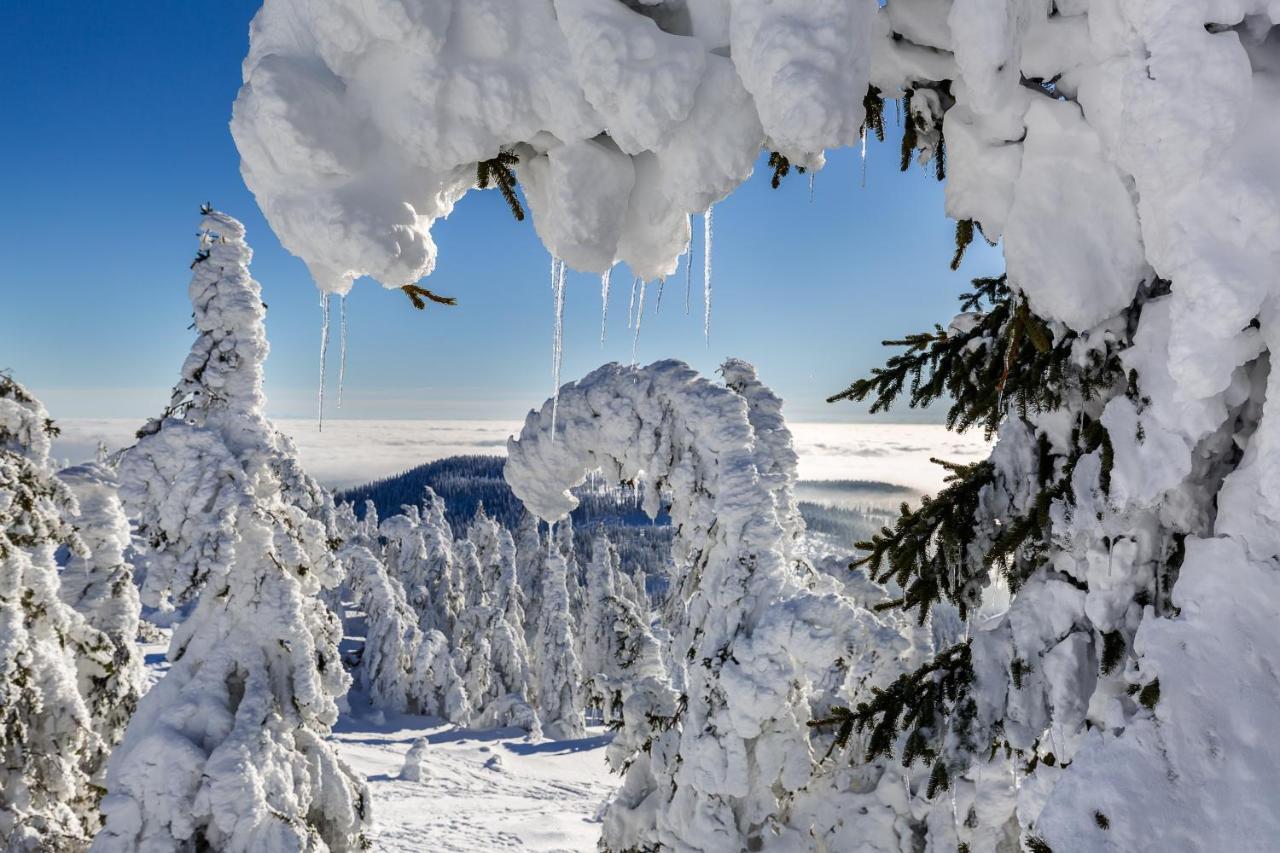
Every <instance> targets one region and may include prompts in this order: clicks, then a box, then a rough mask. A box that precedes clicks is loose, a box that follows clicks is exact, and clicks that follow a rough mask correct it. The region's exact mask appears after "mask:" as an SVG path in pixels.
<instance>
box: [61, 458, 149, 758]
mask: <svg viewBox="0 0 1280 853" xmlns="http://www.w3.org/2000/svg"><path fill="white" fill-rule="evenodd" d="M58 478H59V479H60V480H62V482H64V483H66V484H67V486H69V487H70V489H71V491H72V493H73V494H74V495H75V496H76V503H77V505H78V507H79V512H78V513H77V515H76V516H75V519H74V524H75V528H76V532H77V533H78V534H79V535H80V539H81V541H82V542H83V543H84V545H85V549H86V551H87V553H74V552H73V553H71V555H70V557H69V559H68V560H67V563H66V565H65V566H63V568H62V572H61V578H60V582H61V595H62V600H63V601H65V602H66V603H67V604H69V605H70V606H71V607H73V608H75V610H76V611H77V612H78V613H80V615H81V616H83V617H84V618H85V621H87V622H88V623H89V625H90V626H92V627H93V628H95V629H97V630H99V631H101V632H102V633H103V634H105V635H106V636H107V638H108V639H109V640H110V641H111V647H112V653H111V664H110V666H109V667H108V668H107V671H106V672H105V673H100V672H99V671H98V665H97V664H96V663H91V664H90V667H89V668H88V671H85V670H84V666H83V664H84V663H85V662H86V661H88V660H89V659H87V658H86V659H82V660H81V661H79V662H78V663H79V664H80V665H81V669H82V671H81V674H80V680H81V692H82V693H84V694H85V696H86V698H87V699H89V700H90V702H91V704H90V712H91V713H92V714H93V718H94V724H95V728H96V730H97V732H98V734H99V736H101V737H102V739H103V741H105V742H106V743H107V744H109V745H115V744H116V743H118V742H119V741H120V739H121V738H122V737H123V736H124V728H125V725H126V724H127V723H128V722H129V717H130V716H132V715H133V711H134V709H135V708H136V707H137V705H138V697H139V696H140V695H141V693H142V682H143V671H142V652H141V651H140V649H139V648H138V627H139V622H140V613H141V603H140V601H139V599H138V589H137V587H136V586H134V583H133V567H132V566H131V565H130V564H129V563H128V562H127V561H126V560H125V552H126V551H127V550H128V548H129V546H130V532H129V520H128V519H127V518H125V514H124V508H123V507H122V506H121V504H120V497H119V494H118V492H117V489H118V483H117V481H116V475H115V472H114V471H112V470H111V469H109V468H107V467H106V466H105V465H103V464H101V463H96V462H91V463H88V464H85V465H79V466H77V467H75V468H68V469H66V470H63V471H60V472H58Z"/></svg>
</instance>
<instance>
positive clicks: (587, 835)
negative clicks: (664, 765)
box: [333, 714, 617, 853]
mask: <svg viewBox="0 0 1280 853" xmlns="http://www.w3.org/2000/svg"><path fill="white" fill-rule="evenodd" d="M384 719H385V722H381V723H373V722H372V721H370V720H369V719H368V718H361V717H356V718H353V719H349V720H344V721H343V722H341V723H339V725H338V728H337V730H336V732H335V733H334V736H333V739H334V743H335V744H336V746H337V748H338V754H339V755H340V756H341V757H342V758H343V760H344V761H346V762H347V763H349V764H350V765H351V766H352V767H353V768H354V769H355V770H356V771H357V772H359V773H362V774H363V775H364V776H365V778H367V779H369V789H370V792H371V794H372V798H373V808H372V811H373V815H374V823H373V827H372V830H371V832H370V840H371V841H372V842H373V845H374V849H375V850H384V851H387V853H420V851H422V850H433V851H434V850H438V851H442V853H443V851H459V853H476V851H482V850H483V851H489V850H529V851H546V853H553V851H554V853H569V851H572V853H589V851H594V850H595V849H596V840H597V839H598V838H599V835H600V822H599V817H598V815H599V812H600V810H601V808H602V807H603V805H604V801H605V799H606V798H607V797H608V795H609V792H610V791H611V790H612V789H613V787H614V786H615V785H616V784H617V777H616V776H612V775H611V774H610V773H609V770H608V765H606V764H605V761H604V750H605V746H606V744H607V743H608V737H607V736H606V735H604V734H603V733H602V732H601V730H599V729H596V730H594V732H593V733H592V734H590V735H588V736H587V737H585V738H582V739H578V740H569V741H554V740H544V741H540V742H538V743H529V742H528V740H527V739H526V737H525V734H524V732H522V731H517V730H512V729H491V730H478V731H477V730H470V729H464V728H456V727H453V726H448V725H442V724H440V723H439V722H437V721H435V720H432V719H431V718H426V717H411V716H404V715H395V714H386V715H384ZM420 738H425V739H426V741H427V743H428V747H427V755H426V760H425V763H424V766H423V769H424V771H425V774H424V778H423V779H422V780H420V781H411V780H406V779H403V778H400V772H401V770H402V769H403V767H404V765H405V758H406V755H407V753H408V751H409V750H410V749H412V748H413V746H414V744H415V743H416V742H417V741H418V740H419V739H420ZM494 758H499V759H500V760H501V769H491V768H489V767H486V766H485V765H486V763H488V762H490V761H492V760H493V759H494Z"/></svg>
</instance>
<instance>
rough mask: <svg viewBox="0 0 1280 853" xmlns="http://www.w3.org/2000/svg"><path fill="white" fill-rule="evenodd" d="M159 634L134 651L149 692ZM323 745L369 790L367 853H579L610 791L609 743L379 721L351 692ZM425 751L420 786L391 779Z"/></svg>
mask: <svg viewBox="0 0 1280 853" xmlns="http://www.w3.org/2000/svg"><path fill="white" fill-rule="evenodd" d="M168 638H169V632H168V631H161V632H160V636H159V637H158V638H156V639H155V640H153V641H150V642H146V643H143V644H142V649H143V654H144V655H145V660H146V675H147V678H146V687H147V688H148V689H149V688H151V687H153V686H154V685H155V683H156V682H157V681H159V680H160V678H161V677H162V676H163V675H164V673H165V672H166V671H167V670H168V669H169V663H168V662H167V661H166V660H165V650H166V649H167V648H168V645H169V639H168ZM348 704H349V705H350V706H351V708H352V711H351V712H348V713H344V714H343V715H342V718H341V719H340V720H339V721H338V724H337V726H335V729H334V733H333V735H332V737H331V740H332V741H333V742H334V743H335V744H336V746H337V747H338V754H339V755H340V756H341V757H342V759H343V760H344V761H346V762H347V763H348V764H350V765H351V766H352V767H353V768H354V769H355V770H356V772H357V773H359V774H361V775H362V776H364V778H365V779H366V780H367V781H368V783H369V792H370V794H371V795H372V796H373V831H372V833H371V838H370V840H371V841H372V842H373V849H374V850H378V851H384V853H423V851H431V852H432V853H448V851H465V853H488V851H500V850H528V851H538V853H570V851H572V853H579V851H581V852H582V853H586V851H594V850H595V849H596V841H597V839H598V838H599V837H600V823H599V819H598V817H597V815H598V814H599V812H600V808H601V806H603V804H604V801H605V799H607V798H608V796H609V794H610V793H612V791H613V789H614V788H615V787H616V786H617V785H618V782H619V779H618V777H617V776H614V775H611V774H610V773H609V770H608V768H607V767H606V766H605V760H604V749H605V747H606V746H607V745H608V743H609V740H610V738H611V737H612V735H610V734H609V733H607V732H606V731H605V730H604V729H601V728H593V729H591V730H590V732H589V734H588V736H587V737H585V738H583V739H581V740H568V741H553V740H541V741H537V742H531V741H530V740H529V739H528V738H527V737H526V736H525V733H524V732H523V731H521V730H519V729H492V730H487V731H477V730H472V729H462V728H459V727H457V726H453V725H449V724H447V723H442V722H440V721H439V720H436V719H433V718H430V717H416V716H411V715H408V714H385V713H383V712H381V711H377V710H374V709H372V708H370V706H369V705H368V702H367V701H366V700H365V699H364V697H362V696H360V695H359V694H358V693H356V692H354V691H353V692H352V693H351V694H350V695H349V696H348ZM420 738H426V739H427V741H428V744H429V745H428V747H427V759H426V762H425V767H426V772H425V773H424V774H423V778H422V780H421V781H406V780H402V779H401V778H400V771H401V768H403V766H404V759H405V754H406V753H408V751H409V749H410V747H412V746H413V744H414V743H415V742H416V741H417V740H419V739H420Z"/></svg>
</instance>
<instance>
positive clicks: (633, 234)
mask: <svg viewBox="0 0 1280 853" xmlns="http://www.w3.org/2000/svg"><path fill="white" fill-rule="evenodd" d="M731 9H732V13H731ZM875 9H876V3H875V0H853V2H850V0H785V2H784V0H777V1H776V2H772V3H767V4H766V3H759V2H744V0H737V2H734V3H732V4H727V3H726V4H710V3H699V4H688V6H687V7H686V4H685V3H683V2H669V3H663V4H657V5H655V4H638V5H637V4H631V5H630V6H628V5H627V4H624V3H617V2H598V0H554V2H552V0H444V2H424V1H423V0H367V2H363V3H356V4H351V3H338V2H323V3H313V4H310V5H309V6H308V7H307V11H306V13H305V14H299V12H298V9H297V8H296V7H295V6H294V5H293V4H292V3H289V2H286V0H268V2H266V3H265V5H264V6H263V9H262V11H261V12H260V13H259V14H258V16H257V18H255V19H254V24H253V28H252V32H251V44H250V51H249V56H248V58H247V59H246V61H245V66H244V73H245V80H244V87H243V88H242V89H241V92H240V96H239V98H238V99H237V101H236V106H235V112H234V117H233V120H232V132H233V134H234V136H235V139H236V144H237V146H238V147H239V149H240V153H241V157H242V158H243V169H242V170H243V173H244V177H245V180H246V182H247V183H248V185H249V187H250V189H252V190H253V192H254V194H255V195H256V196H257V198H258V202H259V204H260V205H261V206H262V209H263V211H264V212H265V213H266V215H267V219H268V220H269V221H270V222H271V225H272V227H273V228H274V229H275V231H276V234H277V235H279V237H280V239H281V242H283V243H284V245H285V246H286V247H287V248H288V249H289V250H290V251H292V252H294V253H295V254H297V255H298V256H300V257H301V258H302V259H303V260H304V261H306V263H307V265H308V267H309V268H310V270H311V273H312V275H313V277H314V278H315V280H316V282H317V283H318V284H319V286H320V287H321V288H322V289H324V290H332V291H339V292H346V291H347V290H348V289H349V288H350V287H351V283H352V281H353V279H354V278H355V277H357V276H360V275H371V276H372V277H374V278H375V279H377V280H378V281H380V282H382V284H383V285H385V286H387V287H400V286H402V285H405V284H410V283H412V282H414V281H416V280H418V279H419V278H421V277H422V276H423V275H426V274H428V273H430V272H431V271H432V269H433V268H434V266H435V258H436V246H435V243H434V242H433V241H432V239H431V227H432V224H433V223H434V222H435V221H436V220H437V219H440V218H442V217H444V216H447V215H448V214H449V212H450V211H451V210H452V209H453V206H454V204H456V203H457V201H458V200H459V199H460V198H461V197H462V196H463V195H465V194H466V192H467V191H468V190H470V189H472V188H473V187H475V186H476V185H477V183H480V181H478V174H477V172H478V166H479V164H481V163H482V162H490V161H493V160H494V159H495V158H498V157H499V156H504V157H508V158H509V155H510V154H514V155H515V156H516V157H518V158H519V165H518V166H517V172H518V175H519V180H520V182H521V183H522V184H523V185H524V189H525V195H526V197H527V199H528V201H529V206H530V208H531V210H532V214H533V223H534V226H535V227H536V228H537V231H538V235H539V236H540V237H541V238H542V240H543V242H545V243H546V245H547V247H548V249H549V250H550V251H551V253H552V255H553V256H554V257H557V258H561V259H563V260H565V261H566V262H567V263H568V264H569V265H570V266H572V267H574V268H576V269H579V270H584V271H586V270H590V271H594V272H596V273H603V272H604V271H606V270H607V269H608V268H609V267H610V266H611V265H612V264H613V263H615V262H617V261H626V262H627V263H629V264H630V265H631V266H632V268H633V269H634V270H635V272H636V273H637V274H638V275H640V276H641V277H642V278H644V279H646V280H648V279H653V278H657V277H658V276H663V275H670V274H672V273H674V272H675V263H676V258H677V257H678V256H679V255H680V254H681V253H682V252H683V251H684V250H685V248H686V246H687V245H688V242H689V216H688V215H689V213H692V212H699V211H704V210H706V209H707V208H708V207H709V206H710V205H711V204H713V203H714V202H716V201H718V200H719V199H721V198H723V197H724V196H725V195H727V194H728V193H729V192H731V191H732V190H733V189H734V187H736V186H737V185H738V184H740V183H741V182H742V181H743V180H745V179H746V178H747V176H748V175H750V174H751V170H752V166H753V164H754V162H755V159H756V155H757V154H758V153H759V151H760V148H761V146H762V145H766V144H767V145H769V146H770V147H771V148H773V149H776V150H779V151H782V152H783V153H784V154H786V155H787V156H788V157H789V158H790V159H791V160H792V161H793V162H796V163H806V162H808V163H816V162H817V161H819V160H820V158H821V153H822V151H823V150H825V149H827V148H831V147H836V146H839V145H848V144H850V143H851V142H852V141H853V140H854V139H856V138H857V134H858V127H859V125H860V124H861V122H862V118H863V108H862V94H863V93H864V92H865V90H866V87H867V80H868V63H869V56H870V53H871V51H870V40H871V36H872V33H873V30H874V29H875V26H876V18H875ZM730 57H732V58H730ZM504 152H505V153H504ZM481 174H483V172H481ZM483 183H488V182H487V181H486V182H483Z"/></svg>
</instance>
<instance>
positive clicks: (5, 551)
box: [0, 374, 136, 851]
mask: <svg viewBox="0 0 1280 853" xmlns="http://www.w3.org/2000/svg"><path fill="white" fill-rule="evenodd" d="M56 434H57V428H56V427H55V426H54V425H53V421H51V420H49V417H48V413H47V412H46V411H45V409H44V406H42V405H41V404H40V402H39V401H38V400H36V399H35V398H34V397H33V396H31V394H30V393H29V392H28V391H27V389H26V388H24V387H23V386H22V385H20V384H19V383H18V382H17V381H15V380H14V379H12V378H10V377H9V376H8V375H7V374H0V846H3V847H4V848H5V849H6V850H18V851H27V850H82V849H84V847H85V845H86V844H87V843H88V839H89V838H90V837H91V836H92V834H93V832H94V831H95V830H96V829H97V827H98V823H99V820H100V818H99V816H98V810H97V804H98V797H99V796H100V789H99V788H98V787H97V783H99V782H100V781H101V779H100V778H98V774H99V773H100V771H101V767H102V763H103V761H104V759H105V756H106V750H107V747H108V744H107V743H105V742H104V741H103V739H102V737H101V736H100V732H102V731H103V730H104V729H106V730H110V727H111V722H112V721H109V720H107V719H106V718H104V717H98V718H97V719H95V715H94V714H91V708H94V709H95V710H99V709H100V706H99V703H98V702H97V701H96V700H97V698H98V696H99V695H102V696H105V695H106V693H105V691H103V692H101V693H99V691H98V690H97V689H96V688H94V685H93V684H92V682H91V681H90V680H89V679H88V678H83V677H84V676H86V675H89V676H98V677H104V676H107V675H108V674H109V673H110V671H111V670H110V668H111V667H112V665H113V661H114V648H113V645H112V639H111V638H110V637H108V636H107V635H105V634H103V633H101V632H100V631H98V630H96V629H95V628H93V627H92V626H91V625H90V624H89V623H88V622H86V620H85V619H84V618H83V617H82V616H81V615H80V614H79V613H78V612H76V611H75V610H73V609H72V608H71V607H69V606H68V605H67V604H66V603H64V602H63V601H62V599H61V598H60V596H59V583H58V569H57V565H56V563H55V562H54V555H55V552H56V551H57V550H58V548H59V547H67V548H69V549H70V551H71V553H72V554H73V555H74V557H75V558H76V559H85V560H87V559H88V558H89V552H88V549H87V548H86V547H85V543H84V542H83V541H82V540H81V539H80V537H79V536H77V535H76V532H75V530H74V529H73V528H72V526H71V524H70V522H69V519H70V518H71V517H73V516H74V514H75V512H76V499H75V496H74V494H73V493H72V491H71V490H70V489H69V488H68V487H67V486H66V484H65V483H63V482H62V481H60V480H58V479H57V478H56V477H55V476H54V475H53V470H52V469H51V467H50V465H49V445H50V439H51V437H52V436H54V435H56ZM134 618H135V619H136V616H135V617H134ZM78 675H79V676H81V677H82V680H81V683H80V689H77V676H78ZM85 688H90V689H89V690H85ZM82 691H85V695H82Z"/></svg>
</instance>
